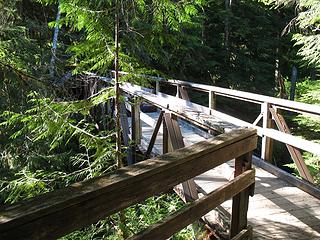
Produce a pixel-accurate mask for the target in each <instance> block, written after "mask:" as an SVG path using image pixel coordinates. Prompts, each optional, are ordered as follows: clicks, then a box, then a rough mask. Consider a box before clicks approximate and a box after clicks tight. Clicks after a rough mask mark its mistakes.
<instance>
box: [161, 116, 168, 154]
mask: <svg viewBox="0 0 320 240" xmlns="http://www.w3.org/2000/svg"><path fill="white" fill-rule="evenodd" d="M162 128H163V129H162V151H163V152H162V153H163V154H165V153H167V152H169V133H168V128H167V124H166V121H165V119H164V118H163V122H162Z"/></svg>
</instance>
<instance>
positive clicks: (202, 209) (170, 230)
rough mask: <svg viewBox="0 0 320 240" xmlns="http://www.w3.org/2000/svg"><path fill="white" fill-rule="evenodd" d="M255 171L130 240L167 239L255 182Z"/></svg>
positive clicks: (248, 172)
mask: <svg viewBox="0 0 320 240" xmlns="http://www.w3.org/2000/svg"><path fill="white" fill-rule="evenodd" d="M254 178H255V171H254V170H249V171H246V172H244V173H243V174H241V175H239V176H238V177H236V178H235V179H233V180H231V181H230V182H229V183H227V184H226V185H224V186H222V187H220V188H218V189H216V190H215V191H213V192H211V193H209V194H208V195H207V196H205V197H203V198H201V199H198V200H196V201H194V202H192V203H191V204H190V205H188V206H187V207H185V208H183V209H182V210H180V211H178V212H176V213H174V214H172V215H171V216H169V217H168V218H166V219H164V220H162V221H161V222H159V223H157V224H155V225H153V226H151V227H150V228H148V229H146V230H145V231H143V232H141V233H140V234H138V235H136V236H133V237H131V238H129V239H130V240H138V239H139V240H144V239H159V240H161V239H167V238H169V237H170V236H172V235H173V234H174V233H176V232H177V231H179V230H181V229H183V228H184V227H186V226H188V225H189V224H191V223H193V222H195V221H196V220H198V219H199V218H201V217H202V216H203V215H205V214H206V213H208V212H209V211H210V210H212V209H214V208H216V207H217V206H219V205H220V204H221V203H223V202H224V201H226V200H228V199H229V198H231V197H232V196H234V195H236V194H238V193H240V192H241V191H243V190H244V189H246V188H247V187H248V186H250V185H252V184H253V183H254V181H255V180H254Z"/></svg>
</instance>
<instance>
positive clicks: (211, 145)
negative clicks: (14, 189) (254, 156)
mask: <svg viewBox="0 0 320 240" xmlns="http://www.w3.org/2000/svg"><path fill="white" fill-rule="evenodd" d="M256 145H257V136H256V130H254V129H237V130H233V131H231V132H229V133H226V134H222V135H219V136H217V137H215V138H214V139H211V140H208V141H203V142H199V143H196V144H194V145H192V146H189V147H186V148H182V149H180V150H177V151H175V152H170V153H168V154H165V155H162V156H159V157H156V158H153V159H149V160H146V161H143V162H140V163H137V164H135V165H131V166H128V167H124V168H122V169H120V170H118V171H116V173H114V174H107V175H104V176H101V177H98V178H94V179H91V180H88V181H85V182H80V183H76V184H73V185H72V186H70V187H67V188H65V189H61V190H57V191H54V192H51V193H47V194H44V195H42V196H39V197H37V198H34V199H31V200H29V201H25V202H22V203H18V204H16V205H14V206H7V207H5V208H3V209H1V210H0V239H15V240H19V239H56V238H58V237H60V236H63V235H65V234H67V233H70V232H72V231H74V230H76V229H79V228H82V227H85V226H87V225H89V224H91V223H94V222H96V221H98V220H100V219H103V218H105V217H107V216H109V215H111V214H113V213H116V212H118V211H120V210H122V209H124V208H126V207H128V206H131V205H133V204H136V203H138V202H140V201H142V200H144V199H146V198H148V197H150V196H153V195H156V194H159V193H161V192H165V191H167V190H169V189H171V188H172V187H173V186H175V185H177V184H178V183H181V182H183V181H186V180H188V179H190V178H193V177H195V176H197V175H199V174H201V173H203V172H205V171H207V170H209V169H212V168H214V167H216V166H219V165H220V164H222V163H224V162H226V161H228V160H231V159H233V158H238V157H240V156H242V155H245V154H247V153H248V152H251V151H253V150H254V149H255V148H256ZM177 169H179V173H180V174H179V175H177V174H176V173H177ZM234 194H236V192H235V193H234Z"/></svg>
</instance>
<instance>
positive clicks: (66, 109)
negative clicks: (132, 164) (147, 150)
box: [0, 0, 320, 240]
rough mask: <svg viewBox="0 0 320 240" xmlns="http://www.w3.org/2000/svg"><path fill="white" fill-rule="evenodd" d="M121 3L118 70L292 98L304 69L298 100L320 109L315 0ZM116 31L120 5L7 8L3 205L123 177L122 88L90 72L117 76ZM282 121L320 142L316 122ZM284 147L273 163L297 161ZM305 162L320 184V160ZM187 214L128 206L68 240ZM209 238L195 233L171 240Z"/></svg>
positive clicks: (80, 2) (161, 205) (17, 0)
mask: <svg viewBox="0 0 320 240" xmlns="http://www.w3.org/2000/svg"><path fill="white" fill-rule="evenodd" d="M119 4H120V53H119V58H120V70H122V71H127V72H134V73H138V74H145V75H147V74H149V75H154V76H163V77H170V78H175V79H184V80H190V81H193V82H199V83H205V84H211V85H212V84H213V85H217V86H222V87H227V88H231V89H239V90H246V91H250V92H255V93H259V94H266V95H269V96H275V97H281V98H290V88H291V85H292V84H295V83H294V81H293V80H292V77H291V75H292V71H293V70H294V69H297V71H298V77H297V83H296V85H295V87H294V89H295V94H294V98H295V99H294V100H295V101H300V102H305V103H310V104H316V105H320V77H319V68H320V32H319V29H320V2H319V1H318V0H301V1H299V2H297V1H291V0H281V1H272V0H261V1H257V0H241V1H234V2H233V1H228V0H226V1H221V0H195V1H184V0H179V1H171V0H156V1H155V0H153V1H145V0H121V1H119ZM114 26H115V1H113V0H104V1H102V0H96V1H90V0H60V1H57V0H0V203H1V204H14V203H17V202H19V201H22V200H26V199H29V198H32V197H35V196H38V195H40V194H43V193H46V192H50V191H54V190H56V189H60V188H64V187H66V186H69V185H71V184H73V183H75V182H79V181H85V180H88V179H91V178H94V177H97V176H101V175H102V174H106V173H110V172H113V171H115V170H116V169H117V161H116V132H115V127H114V126H115V120H114V112H113V110H112V107H113V106H114V97H115V91H114V88H112V87H108V86H107V85H106V84H105V83H103V82H102V81H99V80H98V78H96V77H94V76H95V75H93V73H94V74H97V75H101V76H110V70H111V69H114V58H115V54H114V52H115V47H114V46H115V42H114V41H115V39H114V36H115V27H114ZM123 80H124V79H123ZM126 80H130V78H126ZM139 81H140V80H139ZM143 84H145V85H147V84H148V82H143ZM291 89H292V88H291ZM238 114H239V115H241V114H246V113H238ZM286 118H287V119H288V122H290V124H291V125H290V127H291V131H292V133H293V134H294V135H297V136H301V137H303V138H305V139H308V140H312V141H316V142H319V143H320V140H319V139H320V119H317V118H316V117H314V116H306V115H302V114H291V115H287V116H286ZM127 150H128V149H127V147H125V146H122V148H121V152H122V155H121V157H122V158H123V159H125V157H126V153H127ZM282 151H286V149H282V150H281V153H280V154H278V156H279V158H278V159H276V160H275V161H276V162H277V163H279V165H283V164H287V163H288V162H289V161H290V163H292V160H291V159H290V156H289V155H288V154H287V152H286V153H285V154H284V153H283V152H282ZM303 156H304V159H305V161H306V163H307V165H308V167H309V169H310V171H311V173H312V175H313V177H314V179H315V183H316V184H317V185H318V186H319V185H320V158H319V156H316V155H312V154H310V153H303ZM288 160H289V161H288ZM124 162H125V161H124ZM290 163H289V164H288V166H289V167H290V168H291V169H292V170H293V171H295V173H296V175H298V173H297V172H296V170H295V165H294V164H290ZM183 206H184V204H183V202H182V201H181V200H180V199H179V198H178V197H177V196H176V195H175V194H173V193H167V194H163V195H159V196H156V197H152V198H149V199H147V200H146V201H144V202H143V203H140V204H137V205H135V206H132V207H130V208H128V209H126V210H124V211H123V214H124V216H125V221H124V222H123V221H122V220H121V219H120V218H121V216H120V214H114V215H112V216H111V217H108V218H107V219H105V220H102V221H99V222H98V223H96V224H94V225H91V226H89V227H87V228H84V229H81V230H79V231H76V232H74V233H71V234H69V235H67V236H65V237H63V238H62V239H64V240H72V239H81V240H85V239H123V238H124V237H125V236H131V235H133V234H135V233H138V232H139V231H141V230H142V229H145V228H146V227H147V226H149V225H151V224H153V223H156V222H158V221H159V220H161V219H163V218H164V217H165V216H168V215H169V214H170V213H172V212H174V211H176V210H178V209H180V208H182V207H183ZM121 224H124V225H125V227H123V226H121ZM124 231H125V232H124ZM202 234H203V230H202V229H199V231H197V230H196V231H195V229H194V228H193V227H188V228H186V229H184V230H182V231H181V232H179V233H178V234H176V235H175V236H173V237H172V239H195V238H196V236H198V238H201V237H200V236H202V237H203V235H202Z"/></svg>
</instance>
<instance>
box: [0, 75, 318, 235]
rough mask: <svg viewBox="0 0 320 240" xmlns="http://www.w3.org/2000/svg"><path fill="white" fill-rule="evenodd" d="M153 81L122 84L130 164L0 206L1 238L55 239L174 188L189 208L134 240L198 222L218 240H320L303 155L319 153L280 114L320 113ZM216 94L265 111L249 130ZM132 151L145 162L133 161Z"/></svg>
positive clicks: (252, 97)
mask: <svg viewBox="0 0 320 240" xmlns="http://www.w3.org/2000/svg"><path fill="white" fill-rule="evenodd" d="M123 74H125V73H123ZM140 77H141V76H140ZM143 77H146V76H143ZM148 78H149V79H150V77H148ZM99 79H100V80H104V81H107V82H110V80H111V79H110V78H101V77H99ZM151 79H152V80H153V88H152V87H149V88H144V87H141V86H138V85H134V84H129V83H124V84H122V86H121V88H122V91H123V95H124V96H125V98H126V100H127V101H126V102H123V104H122V105H121V106H122V107H121V108H122V109H121V110H122V117H121V124H122V129H123V142H124V144H126V145H127V146H128V148H127V149H128V150H127V153H128V154H127V161H128V166H126V167H124V168H122V169H120V170H118V171H117V172H115V173H113V174H108V175H105V176H101V177H99V178H94V179H91V180H89V181H86V182H81V183H77V184H74V185H72V186H70V187H68V188H66V189H61V190H58V191H55V192H52V193H48V194H45V195H43V196H40V197H38V198H35V199H32V200H29V201H27V202H23V203H20V204H17V205H14V206H10V207H7V208H4V209H1V210H0V239H56V238H58V237H60V236H63V235H65V234H67V233H69V232H71V231H73V230H76V229H79V228H82V227H84V226H87V225H89V224H91V223H94V222H96V221H98V220H99V219H103V218H105V217H106V216H109V215H111V214H113V213H115V212H118V211H120V210H122V209H124V208H126V207H128V206H131V205H133V204H135V203H138V202H140V201H142V200H144V199H146V198H148V197H150V196H153V195H157V194H159V193H162V192H166V191H168V190H170V189H173V188H174V190H175V191H176V192H177V193H178V195H179V196H181V198H182V199H183V200H184V201H185V202H186V204H187V205H186V207H185V208H183V209H182V210H180V211H179V212H176V213H174V214H173V215H171V216H169V217H168V218H166V219H164V220H163V221H161V222H159V223H157V224H156V225H153V226H151V227H149V228H148V229H146V230H145V231H143V232H141V233H138V234H137V235H135V236H133V237H131V238H130V239H168V238H169V237H170V236H172V235H173V234H174V233H175V232H177V231H179V230H180V229H182V228H184V227H186V226H188V225H189V224H191V223H193V222H195V221H197V220H199V219H201V221H204V222H205V223H206V224H207V225H208V227H209V228H211V229H212V230H213V231H214V233H215V236H216V237H217V238H221V239H320V200H319V199H320V190H319V189H318V188H316V187H315V186H314V185H313V179H312V176H311V175H310V173H309V171H308V169H307V167H306V164H305V163H304V161H303V158H302V155H301V153H300V150H303V151H308V152H311V153H313V154H316V155H318V156H320V145H319V144H317V143H314V142H310V141H307V140H303V139H301V138H298V137H295V136H293V135H291V134H290V130H289V128H288V126H287V125H286V122H285V120H284V118H283V117H282V115H281V114H280V110H286V111H293V112H298V113H306V114H313V115H316V116H318V117H319V116H320V107H319V106H314V105H308V104H303V103H297V102H292V101H288V100H282V99H277V98H272V97H267V96H262V95H257V94H252V93H246V92H241V91H234V90H230V89H224V88H218V87H213V86H208V85H202V84H195V83H190V82H184V81H177V80H164V79H161V78H151ZM168 85H170V86H171V87H172V86H174V87H175V88H176V94H175V96H173V95H170V94H168V93H166V89H168ZM190 88H191V90H193V91H194V90H197V91H201V92H206V93H208V100H209V101H208V103H209V104H208V106H209V107H206V106H202V105H199V104H196V103H193V102H191V101H190V98H189V95H188V90H189V89H190ZM217 96H223V97H227V98H232V99H237V100H242V101H246V102H251V103H253V104H258V105H261V113H260V114H259V115H258V117H257V118H256V120H255V121H254V122H253V123H249V122H246V121H243V120H240V119H238V118H235V117H232V116H230V115H227V114H225V113H222V112H220V111H218V110H217V109H216V98H217ZM260 122H261V124H259V123H260ZM274 124H275V125H276V126H277V128H278V130H276V129H274V127H275V126H273V125H274ZM258 136H259V137H260V138H258ZM273 141H280V142H283V143H285V144H286V146H287V149H288V151H289V152H290V155H291V157H292V159H293V161H294V162H295V164H296V165H297V168H298V170H299V172H300V174H301V176H302V177H303V179H302V180H300V179H297V178H295V177H294V176H293V175H290V174H288V173H286V172H284V171H283V170H280V169H278V168H277V167H275V166H273V165H272V164H271V163H270V162H271V160H272V142H273ZM132 142H133V143H134V145H132V144H130V143H132ZM260 143H261V154H259V156H255V155H254V154H253V153H255V154H257V152H256V151H255V149H256V148H257V144H260ZM137 150H139V151H140V152H142V154H143V155H144V158H145V159H148V158H149V159H148V160H144V161H139V162H137V159H135V157H134V155H133V154H131V153H132V152H134V151H137ZM254 151H255V152H254ZM140 158H141V157H140ZM136 162H137V163H136Z"/></svg>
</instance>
